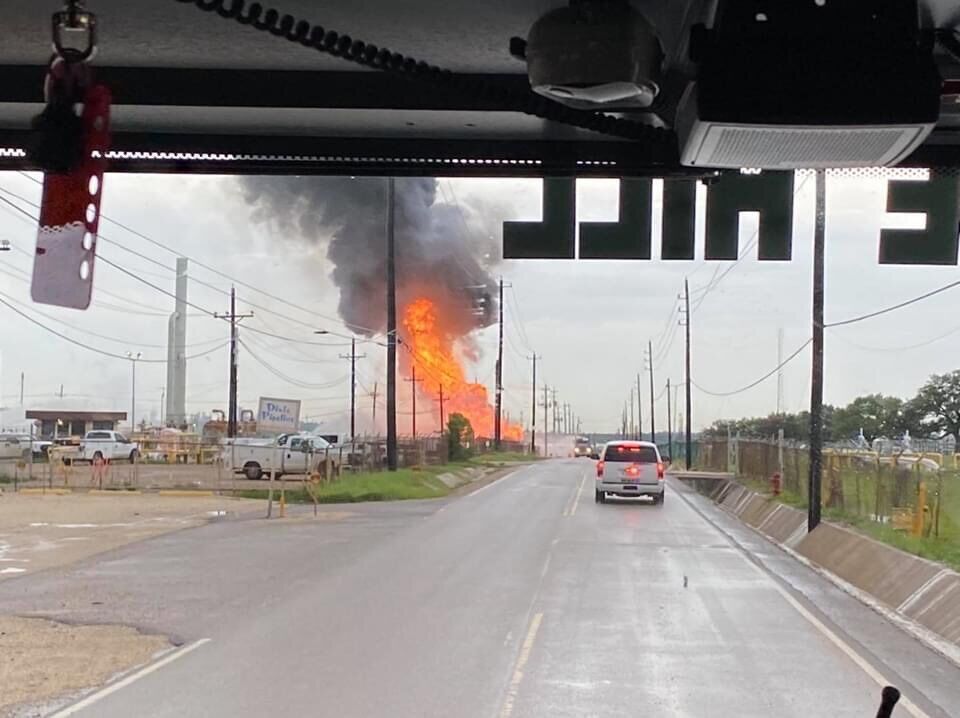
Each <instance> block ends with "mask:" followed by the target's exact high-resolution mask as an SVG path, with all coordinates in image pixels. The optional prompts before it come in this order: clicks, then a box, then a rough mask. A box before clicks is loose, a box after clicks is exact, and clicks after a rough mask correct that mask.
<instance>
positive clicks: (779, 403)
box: [777, 327, 783, 416]
mask: <svg viewBox="0 0 960 718" xmlns="http://www.w3.org/2000/svg"><path fill="white" fill-rule="evenodd" d="M782 411H783V327H781V328H780V329H778V330H777V416H780V412H782Z"/></svg>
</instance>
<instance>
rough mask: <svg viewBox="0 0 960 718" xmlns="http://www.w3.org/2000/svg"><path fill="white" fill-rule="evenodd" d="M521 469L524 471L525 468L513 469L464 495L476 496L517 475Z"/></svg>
mask: <svg viewBox="0 0 960 718" xmlns="http://www.w3.org/2000/svg"><path fill="white" fill-rule="evenodd" d="M521 471H523V469H517V470H516V471H511V472H510V473H509V474H507V475H506V476H501V477H500V478H499V479H497V480H495V481H491V482H490V483H489V484H484V485H483V486H481V487H480V488H479V489H477V490H476V491H471V492H470V493H469V494H467V496H466V497H464V498H467V497H470V496H476V495H477V494H479V493H482V492H484V491H486V490H487V489H489V488H490V487H491V486H496V485H497V484H499V483H500V482H501V481H503V480H504V479H509V478H510V477H511V476H516V475H517V474H519V473H520V472H521Z"/></svg>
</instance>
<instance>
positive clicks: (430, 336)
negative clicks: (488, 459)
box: [403, 297, 523, 441]
mask: <svg viewBox="0 0 960 718" xmlns="http://www.w3.org/2000/svg"><path fill="white" fill-rule="evenodd" d="M403 325H404V327H406V330H407V331H406V335H405V336H404V342H405V343H406V344H407V345H408V348H409V349H410V354H411V356H410V360H411V362H413V363H415V364H416V366H417V368H418V369H419V370H420V376H421V377H423V378H424V380H425V381H424V382H423V383H422V384H420V387H419V389H420V391H421V393H424V394H426V395H427V396H429V397H430V398H431V399H433V400H434V401H437V402H438V413H439V398H440V387H441V386H442V387H443V401H444V413H445V414H446V416H450V415H451V414H463V415H464V416H465V417H466V418H467V419H468V420H469V421H470V425H471V426H472V427H473V431H474V434H475V435H476V436H483V437H488V438H489V437H492V436H493V435H494V408H493V406H492V405H491V404H490V399H489V397H488V395H487V387H485V386H484V385H483V384H479V383H476V382H469V381H467V380H466V378H465V377H464V373H463V367H462V366H461V365H460V361H459V360H458V359H457V357H456V355H455V353H454V342H455V341H456V337H454V336H451V335H450V334H449V333H448V332H446V331H444V329H443V323H442V321H441V317H440V315H439V310H438V307H437V305H436V303H435V302H434V301H433V300H431V299H428V298H426V297H420V298H418V299H415V300H413V301H412V302H410V303H409V304H407V306H406V308H405V309H404V313H403ZM424 375H425V376H424ZM501 435H502V436H503V438H504V439H508V440H515V441H521V440H522V439H523V427H522V426H520V425H519V424H509V423H507V422H503V425H502V427H501Z"/></svg>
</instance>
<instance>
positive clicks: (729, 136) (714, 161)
mask: <svg viewBox="0 0 960 718" xmlns="http://www.w3.org/2000/svg"><path fill="white" fill-rule="evenodd" d="M687 124H688V127H689V129H688V130H687V132H686V141H685V143H684V147H683V153H682V155H681V162H682V163H683V164H685V165H688V166H692V167H729V168H739V167H762V168H765V169H794V168H816V167H823V168H842V167H863V166H877V165H881V166H885V165H891V164H896V163H897V162H899V161H900V160H902V159H904V158H905V157H906V156H907V155H909V154H910V153H911V152H912V151H913V150H914V149H915V148H916V147H917V146H918V145H919V144H920V143H921V142H923V140H924V139H925V138H926V137H927V135H928V134H929V133H930V131H931V130H932V129H933V124H932V123H931V124H926V125H897V126H892V127H870V126H862V127H848V126H844V127H816V128H811V127H804V126H797V125H795V126H789V125H780V126H775V125H766V126H764V125H757V126H746V125H730V124H723V123H712V122H704V121H700V120H697V119H695V118H694V119H693V120H692V122H688V123H687Z"/></svg>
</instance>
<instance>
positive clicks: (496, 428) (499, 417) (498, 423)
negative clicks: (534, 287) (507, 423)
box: [493, 277, 510, 451]
mask: <svg viewBox="0 0 960 718" xmlns="http://www.w3.org/2000/svg"><path fill="white" fill-rule="evenodd" d="M503 286H504V285H503V277H500V282H499V290H500V294H499V299H498V307H497V309H498V311H499V314H500V321H499V324H500V338H499V340H498V342H497V378H496V382H497V387H496V389H497V405H496V414H495V415H494V417H493V444H494V446H495V447H496V448H497V451H499V450H500V437H501V435H502V423H503ZM507 286H510V285H507Z"/></svg>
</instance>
